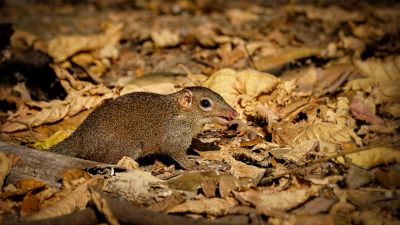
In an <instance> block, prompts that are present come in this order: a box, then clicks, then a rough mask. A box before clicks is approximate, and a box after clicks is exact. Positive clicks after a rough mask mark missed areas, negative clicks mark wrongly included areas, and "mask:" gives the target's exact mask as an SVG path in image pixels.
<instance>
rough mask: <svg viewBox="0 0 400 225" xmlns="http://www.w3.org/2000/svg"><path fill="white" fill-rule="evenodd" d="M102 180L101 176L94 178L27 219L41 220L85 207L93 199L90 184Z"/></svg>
mask: <svg viewBox="0 0 400 225" xmlns="http://www.w3.org/2000/svg"><path fill="white" fill-rule="evenodd" d="M99 181H100V179H99V178H92V179H90V180H87V181H85V182H84V183H83V184H81V185H79V186H78V187H77V188H76V189H75V190H73V191H72V192H71V193H70V194H69V195H67V196H65V197H64V198H63V199H61V200H60V201H58V202H57V203H56V204H54V205H52V206H50V207H48V208H45V209H42V210H40V211H39V212H37V213H35V214H32V215H31V216H29V217H28V218H27V219H29V220H40V219H47V218H52V217H57V216H62V215H66V214H70V213H72V212H73V211H75V210H77V209H83V208H84V207H85V206H86V204H87V203H88V201H89V200H90V199H91V194H90V192H89V190H88V187H89V186H90V185H96V184H97V183H98V182H99Z"/></svg>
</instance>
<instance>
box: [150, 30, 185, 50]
mask: <svg viewBox="0 0 400 225" xmlns="http://www.w3.org/2000/svg"><path fill="white" fill-rule="evenodd" d="M150 36H151V39H152V40H153V41H154V43H155V45H156V46H158V47H161V48H164V47H173V46H176V45H178V44H179V43H180V38H179V33H178V32H172V31H170V30H167V29H162V30H159V31H157V30H154V31H152V32H151V34H150Z"/></svg>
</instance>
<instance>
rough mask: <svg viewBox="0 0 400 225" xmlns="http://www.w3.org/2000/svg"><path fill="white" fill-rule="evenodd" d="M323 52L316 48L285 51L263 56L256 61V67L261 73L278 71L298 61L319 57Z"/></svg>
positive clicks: (293, 48)
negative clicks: (279, 68)
mask: <svg viewBox="0 0 400 225" xmlns="http://www.w3.org/2000/svg"><path fill="white" fill-rule="evenodd" d="M322 50H323V49H321V48H316V47H297V48H295V47H292V48H288V49H284V50H282V51H281V52H278V53H276V54H274V55H267V56H261V57H259V58H258V59H255V60H254V65H255V67H256V69H257V70H260V71H266V70H271V69H276V68H278V67H281V66H283V65H284V64H286V63H289V62H293V61H296V60H298V59H302V58H307V57H310V56H318V55H320V54H321V51H322Z"/></svg>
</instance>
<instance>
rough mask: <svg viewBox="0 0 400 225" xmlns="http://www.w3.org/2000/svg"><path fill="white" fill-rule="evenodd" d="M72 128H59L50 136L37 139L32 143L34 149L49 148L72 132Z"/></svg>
mask: <svg viewBox="0 0 400 225" xmlns="http://www.w3.org/2000/svg"><path fill="white" fill-rule="evenodd" d="M72 132H73V130H59V131H57V132H56V133H55V134H53V135H52V136H50V137H48V138H46V139H45V140H44V141H37V142H35V143H34V144H33V147H34V148H35V149H42V150H44V149H49V148H51V147H52V146H54V145H56V144H58V143H59V142H61V141H62V140H64V139H65V138H67V137H68V136H70V135H71V134H72Z"/></svg>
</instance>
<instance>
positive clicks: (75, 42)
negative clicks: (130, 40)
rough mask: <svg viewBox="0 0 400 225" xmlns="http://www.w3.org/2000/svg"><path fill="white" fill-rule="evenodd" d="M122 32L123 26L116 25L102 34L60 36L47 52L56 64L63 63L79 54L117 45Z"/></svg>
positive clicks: (52, 40)
mask: <svg viewBox="0 0 400 225" xmlns="http://www.w3.org/2000/svg"><path fill="white" fill-rule="evenodd" d="M121 31H122V24H116V25H114V26H110V27H109V28H108V29H107V30H106V31H105V32H104V33H102V34H97V35H70V36H58V37H55V38H53V39H51V40H50V41H49V44H48V50H47V52H48V53H49V55H50V56H52V57H53V59H54V61H55V62H61V61H64V60H65V59H67V58H68V57H70V56H72V55H74V54H75V53H77V52H81V51H89V50H96V49H101V48H103V47H104V46H107V45H114V44H117V43H118V41H119V40H120V38H121Z"/></svg>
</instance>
